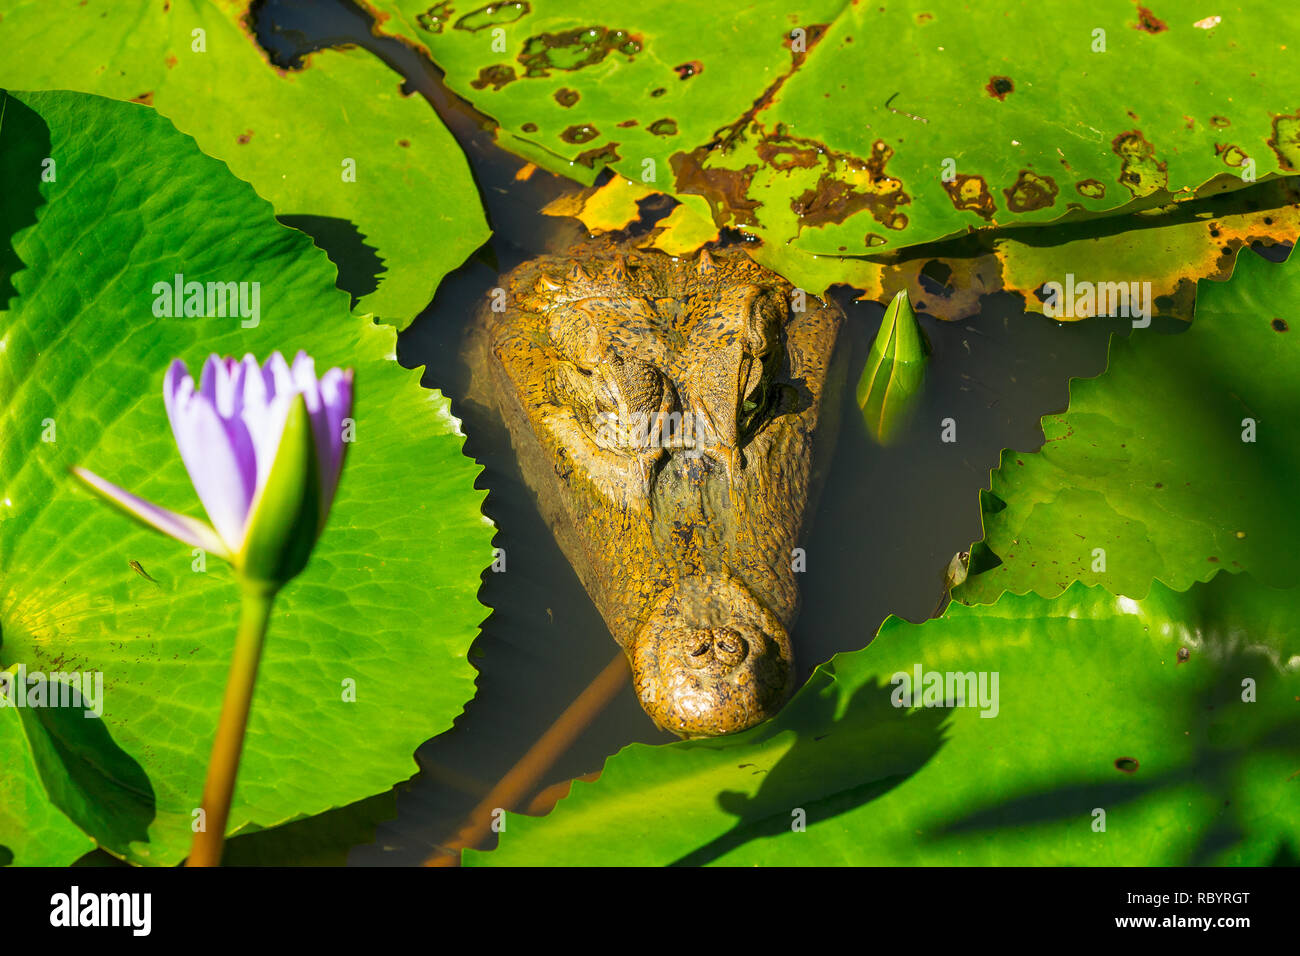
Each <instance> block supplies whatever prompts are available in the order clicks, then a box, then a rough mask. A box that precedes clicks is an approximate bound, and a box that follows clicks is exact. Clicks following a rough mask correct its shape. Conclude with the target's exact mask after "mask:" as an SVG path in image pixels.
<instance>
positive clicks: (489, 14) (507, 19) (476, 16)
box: [447, 0, 532, 33]
mask: <svg viewBox="0 0 1300 956" xmlns="http://www.w3.org/2000/svg"><path fill="white" fill-rule="evenodd" d="M531 11H532V8H531V7H530V6H529V5H528V3H527V0H505V2H503V3H496V2H494V3H489V4H488V5H487V6H486V7H479V8H478V9H477V10H471V11H470V12H469V13H467V14H465V15H464V16H463V17H461V18H460V19H459V20H457V21H456V22H455V24H453V29H456V30H465V31H466V32H468V33H477V32H478V31H479V30H486V29H487V28H488V27H495V26H500V25H501V24H503V23H514V22H515V21H516V20H518V19H519V18H520V17H523V16H526V15H527V14H528V13H530V12H531ZM447 12H448V13H449V14H450V13H451V12H452V11H450V10H448V11H447Z"/></svg>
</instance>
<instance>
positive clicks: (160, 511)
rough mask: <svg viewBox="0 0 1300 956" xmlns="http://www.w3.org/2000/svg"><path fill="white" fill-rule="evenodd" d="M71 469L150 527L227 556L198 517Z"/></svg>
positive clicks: (87, 483) (89, 473)
mask: <svg viewBox="0 0 1300 956" xmlns="http://www.w3.org/2000/svg"><path fill="white" fill-rule="evenodd" d="M72 473H73V474H74V475H76V476H77V477H78V478H80V479H81V480H82V481H84V482H85V483H86V485H88V486H89V487H90V488H91V490H93V491H95V492H97V493H98V494H100V495H102V496H103V497H105V498H107V499H108V500H109V501H111V502H113V503H114V504H115V505H117V506H118V507H119V508H121V509H122V510H123V511H125V512H126V513H127V514H129V515H131V516H133V517H135V518H137V519H139V520H140V521H143V522H144V523H145V524H147V525H149V526H150V527H151V528H156V529H158V530H159V531H161V532H162V533H163V534H166V535H170V536H171V537H173V538H175V539H176V540H177V541H183V542H184V543H185V544H188V545H192V546H193V547H196V548H203V549H204V550H205V551H210V552H212V553H213V554H215V555H218V556H219V557H222V558H225V559H226V560H230V557H231V554H230V551H229V550H228V549H227V548H226V546H225V544H224V543H223V542H222V540H221V539H220V538H219V537H218V536H217V534H216V532H214V531H213V530H212V528H210V527H209V526H208V525H206V524H204V523H203V522H202V521H198V520H196V519H194V518H190V517H188V516H186V515H178V514H177V513H176V512H174V511H168V510H167V509H166V508H160V507H159V506H158V505H155V504H153V503H152V502H149V501H145V500H144V499H143V498H141V497H139V496H137V495H133V494H131V492H129V491H126V490H125V489H122V488H119V487H118V486H117V485H115V484H113V483H112V482H110V481H105V480H104V479H103V478H101V477H99V475H96V474H95V473H94V472H90V471H87V470H86V469H85V468H78V467H75V466H74V467H73V469H72Z"/></svg>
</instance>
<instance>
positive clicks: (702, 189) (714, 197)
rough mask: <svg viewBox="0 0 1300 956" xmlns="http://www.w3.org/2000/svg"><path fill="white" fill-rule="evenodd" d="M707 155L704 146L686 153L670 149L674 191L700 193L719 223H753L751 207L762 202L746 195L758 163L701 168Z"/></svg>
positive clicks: (722, 224)
mask: <svg viewBox="0 0 1300 956" xmlns="http://www.w3.org/2000/svg"><path fill="white" fill-rule="evenodd" d="M708 155H709V151H708V149H707V148H706V147H700V148H698V149H694V150H692V151H691V152H689V153H674V154H673V155H672V156H671V157H670V158H669V160H668V163H669V165H670V166H671V167H672V170H673V179H674V182H675V184H676V191H677V192H679V193H685V194H687V195H693V196H702V197H703V198H704V200H705V201H706V202H707V203H708V204H709V209H710V211H711V212H712V214H713V221H714V222H715V223H717V224H718V225H720V226H725V225H728V224H731V223H734V224H735V225H749V226H754V225H757V224H758V220H757V219H755V218H754V210H755V209H757V208H758V207H759V206H761V205H762V203H760V202H759V201H758V200H757V199H750V198H749V196H748V193H749V184H750V182H752V181H753V178H754V173H756V172H758V165H757V164H751V165H749V166H745V167H744V168H743V169H705V168H704V161H705V159H706V158H707V157H708Z"/></svg>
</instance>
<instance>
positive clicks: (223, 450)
mask: <svg viewBox="0 0 1300 956" xmlns="http://www.w3.org/2000/svg"><path fill="white" fill-rule="evenodd" d="M216 374H217V373H216V371H215V370H213V372H212V373H211V376H212V377H208V376H207V375H205V384H211V385H212V387H213V388H214V389H215V376H216ZM186 393H187V389H185V387H184V385H182V390H181V394H180V395H179V396H178V401H176V402H175V403H174V405H173V408H172V414H171V416H170V417H171V423H172V433H173V434H174V435H175V437H176V447H177V448H179V449H180V453H181V460H182V461H184V462H185V469H186V470H187V471H188V472H189V473H190V481H191V483H192V484H193V485H194V490H195V491H196V492H198V496H199V500H200V501H201V502H203V508H204V510H205V511H207V513H208V517H209V518H210V519H211V520H212V524H213V526H215V527H216V529H217V533H218V534H220V535H221V538H222V540H224V541H225V542H226V544H227V545H229V547H230V550H232V551H238V550H239V547H240V545H241V543H242V542H243V540H244V523H245V521H246V519H247V518H248V509H249V506H250V505H251V503H252V500H253V494H254V492H255V490H256V482H257V471H256V468H255V465H254V462H255V458H254V457H253V443H252V439H251V437H250V436H249V434H248V431H247V428H246V427H245V426H244V424H243V422H242V421H236V422H233V423H230V422H227V421H225V420H223V419H222V418H221V417H220V416H219V415H218V414H217V409H216V407H215V405H214V404H213V402H212V398H211V397H209V395H205V394H201V393H200V394H186ZM214 394H215V393H214ZM228 426H231V427H228Z"/></svg>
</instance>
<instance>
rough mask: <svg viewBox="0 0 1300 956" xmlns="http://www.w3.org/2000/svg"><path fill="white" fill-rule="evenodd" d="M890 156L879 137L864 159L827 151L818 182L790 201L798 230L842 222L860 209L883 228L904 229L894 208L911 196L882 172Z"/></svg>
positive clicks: (905, 226) (887, 148)
mask: <svg viewBox="0 0 1300 956" xmlns="http://www.w3.org/2000/svg"><path fill="white" fill-rule="evenodd" d="M801 142H807V141H801ZM893 155H894V151H893V149H891V148H890V147H889V146H888V145H887V144H886V143H885V141H884V140H882V139H878V140H876V141H875V142H874V143H872V144H871V157H870V158H869V159H866V160H863V159H860V158H859V157H857V156H853V155H850V154H847V153H837V152H834V151H830V150H828V151H827V152H826V157H827V168H826V171H825V172H823V173H822V175H821V178H820V179H818V180H817V185H816V186H814V187H813V188H812V189H808V190H805V191H804V192H803V193H802V194H801V195H799V196H797V197H795V198H794V199H792V200H791V201H790V208H791V210H793V212H794V214H795V215H796V216H798V217H799V227H800V229H802V228H804V227H805V226H806V227H811V228H816V227H818V226H824V225H826V224H827V223H841V222H844V220H846V219H848V218H849V217H850V216H852V215H854V214H855V213H857V212H860V211H862V210H863V209H866V210H869V211H870V212H871V215H872V217H873V218H875V220H876V221H877V222H878V223H880V224H881V225H882V226H884V227H885V228H886V229H906V228H907V216H905V215H903V214H902V213H900V212H898V211H897V207H898V206H901V205H904V204H906V203H910V202H911V201H912V198H911V197H910V196H908V195H907V193H906V192H904V190H903V183H902V181H901V180H898V179H895V178H894V177H893V176H890V175H888V174H887V173H886V172H885V165H886V164H887V163H888V162H889V159H890V157H891V156H893Z"/></svg>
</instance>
